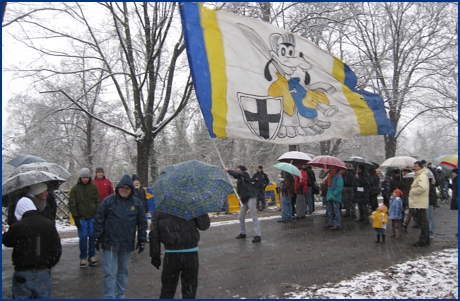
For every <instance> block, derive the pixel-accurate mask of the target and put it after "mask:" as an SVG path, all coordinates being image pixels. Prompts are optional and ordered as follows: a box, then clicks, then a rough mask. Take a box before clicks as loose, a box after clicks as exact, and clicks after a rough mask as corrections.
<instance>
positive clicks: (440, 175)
mask: <svg viewBox="0 0 460 301" xmlns="http://www.w3.org/2000/svg"><path fill="white" fill-rule="evenodd" d="M345 166H346V169H342V168H331V169H322V170H321V172H320V173H319V179H320V181H319V182H320V183H319V185H318V186H319V187H320V195H321V198H322V203H323V207H324V208H326V214H325V215H324V217H327V221H326V223H325V225H324V228H328V229H331V230H339V229H340V227H341V219H342V218H351V219H354V220H355V221H356V222H358V223H360V224H362V225H368V224H370V223H371V222H372V227H373V228H375V229H376V231H377V240H376V242H382V243H384V242H385V229H386V228H387V223H388V220H390V221H391V228H392V235H391V236H392V237H394V238H396V239H401V231H402V229H403V228H404V229H407V227H408V225H409V223H410V221H411V220H414V225H413V226H412V227H413V228H419V229H420V237H419V241H417V242H416V243H414V244H413V245H414V246H416V247H426V246H428V245H430V239H432V238H433V237H434V220H433V210H434V209H435V208H436V207H439V205H438V203H437V201H438V197H439V198H440V199H441V201H442V202H445V201H447V200H448V198H449V195H448V188H450V189H452V197H451V205H450V209H452V210H458V201H457V199H458V190H457V189H458V188H457V173H458V171H457V169H453V170H452V172H451V175H446V173H445V172H444V171H443V169H442V167H441V166H438V167H436V168H433V166H432V164H431V163H427V162H426V161H425V160H422V161H416V162H415V163H414V165H413V166H406V167H404V168H402V170H400V169H388V170H387V172H386V175H385V177H384V179H383V181H382V180H381V179H380V177H379V176H378V174H377V170H376V169H373V168H366V166H365V165H357V166H356V170H355V169H354V167H353V165H352V164H345ZM299 170H300V171H301V175H302V177H299V176H296V175H294V176H293V175H291V174H290V173H288V172H283V181H282V182H281V184H280V187H281V189H280V194H281V219H280V220H278V222H282V223H286V222H289V221H291V220H293V219H300V218H305V215H306V213H309V214H311V213H312V210H314V208H313V209H312V208H311V207H310V206H309V201H307V200H309V196H312V193H313V191H314V190H315V188H316V186H317V185H315V181H316V179H315V178H314V173H313V176H312V175H311V173H309V172H308V171H309V170H310V171H311V167H309V166H308V164H304V165H302V166H299ZM412 172H413V175H412V174H410V175H408V174H409V173H412ZM449 176H450V178H451V179H452V184H449ZM379 195H381V196H382V197H383V202H382V203H381V204H379V202H378V197H379ZM293 204H295V207H293ZM313 207H314V206H313ZM306 208H309V209H308V210H306ZM342 209H344V211H345V214H344V215H343V216H342V213H341V211H342ZM356 209H357V211H358V212H356ZM406 211H407V213H406Z"/></svg>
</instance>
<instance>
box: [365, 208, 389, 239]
mask: <svg viewBox="0 0 460 301" xmlns="http://www.w3.org/2000/svg"><path fill="white" fill-rule="evenodd" d="M387 211H388V208H387V206H385V205H384V204H381V205H380V206H379V207H378V208H377V210H375V211H374V212H372V214H371V215H370V216H369V220H371V221H372V228H374V229H375V232H376V233H377V240H376V241H375V243H380V235H381V236H382V244H383V243H385V230H386V228H387V223H388V214H387Z"/></svg>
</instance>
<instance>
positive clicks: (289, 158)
mask: <svg viewBox="0 0 460 301" xmlns="http://www.w3.org/2000/svg"><path fill="white" fill-rule="evenodd" d="M277 160H278V161H281V162H286V163H291V164H294V165H296V164H297V165H299V164H302V163H307V162H308V161H311V160H313V157H312V156H311V155H309V154H306V153H302V152H297V151H291V152H287V153H284V154H282V155H281V157H279V158H278V159H277Z"/></svg>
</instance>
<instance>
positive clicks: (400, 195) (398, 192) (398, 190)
mask: <svg viewBox="0 0 460 301" xmlns="http://www.w3.org/2000/svg"><path fill="white" fill-rule="evenodd" d="M393 193H394V194H396V195H397V196H399V197H402V195H403V192H402V191H401V189H395V190H394V191H393Z"/></svg>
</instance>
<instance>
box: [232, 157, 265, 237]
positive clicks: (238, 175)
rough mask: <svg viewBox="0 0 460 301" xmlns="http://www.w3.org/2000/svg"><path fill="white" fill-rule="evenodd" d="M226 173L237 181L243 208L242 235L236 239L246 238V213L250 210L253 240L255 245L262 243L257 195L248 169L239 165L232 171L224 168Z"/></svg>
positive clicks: (241, 215)
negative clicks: (253, 233)
mask: <svg viewBox="0 0 460 301" xmlns="http://www.w3.org/2000/svg"><path fill="white" fill-rule="evenodd" d="M224 171H225V172H228V173H229V174H230V175H231V176H232V177H233V178H235V179H237V184H236V191H237V192H238V195H239V197H240V201H241V204H242V206H241V208H240V216H239V220H240V234H238V236H237V237H236V239H244V238H246V222H245V218H246V212H247V211H248V209H249V210H250V212H251V217H252V221H253V224H254V232H255V236H254V238H253V239H252V242H253V243H259V242H261V237H260V223H259V218H258V217H257V199H256V197H257V194H256V191H255V190H254V187H253V186H252V182H251V177H250V176H249V174H248V172H247V171H246V167H245V166H244V165H238V166H237V167H236V168H235V170H230V169H228V168H224Z"/></svg>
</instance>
